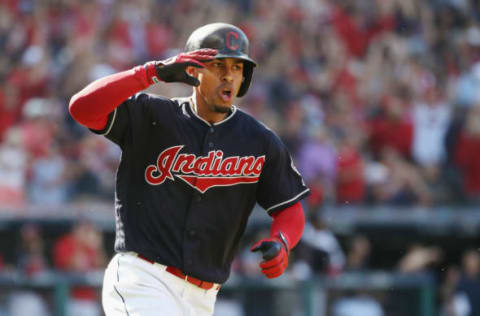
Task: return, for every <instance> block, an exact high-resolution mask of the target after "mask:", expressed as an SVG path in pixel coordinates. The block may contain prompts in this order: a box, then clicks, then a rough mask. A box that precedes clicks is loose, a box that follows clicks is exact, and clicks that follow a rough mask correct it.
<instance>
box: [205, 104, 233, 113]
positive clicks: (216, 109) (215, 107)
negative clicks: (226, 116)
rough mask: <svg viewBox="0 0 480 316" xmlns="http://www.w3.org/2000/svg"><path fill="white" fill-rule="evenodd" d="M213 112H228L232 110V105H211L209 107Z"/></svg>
mask: <svg viewBox="0 0 480 316" xmlns="http://www.w3.org/2000/svg"><path fill="white" fill-rule="evenodd" d="M210 109H211V110H212V111H213V112H216V113H230V111H231V110H232V107H231V106H229V107H225V106H220V105H212V106H211V108H210Z"/></svg>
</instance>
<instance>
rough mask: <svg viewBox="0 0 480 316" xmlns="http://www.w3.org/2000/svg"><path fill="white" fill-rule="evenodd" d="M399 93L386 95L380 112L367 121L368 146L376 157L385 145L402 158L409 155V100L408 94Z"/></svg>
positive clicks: (410, 127)
mask: <svg viewBox="0 0 480 316" xmlns="http://www.w3.org/2000/svg"><path fill="white" fill-rule="evenodd" d="M401 93H402V92H401V91H399V93H398V94H397V95H392V96H386V97H385V98H384V100H383V104H382V105H383V108H382V113H381V114H380V115H379V116H377V117H376V118H374V119H373V120H372V121H370V123H369V130H370V137H369V138H370V140H369V141H370V146H371V149H372V151H373V153H374V154H375V155H376V156H377V157H378V156H379V155H380V153H381V151H382V150H383V149H385V148H386V147H390V148H394V149H395V150H396V151H397V152H398V153H400V154H401V155H402V157H403V158H410V156H411V148H412V143H413V132H414V129H413V122H412V120H411V118H410V116H409V109H410V102H409V97H408V95H401ZM405 93H407V92H406V91H405Z"/></svg>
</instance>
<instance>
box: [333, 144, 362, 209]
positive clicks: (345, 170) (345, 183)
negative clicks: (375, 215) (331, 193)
mask: <svg viewBox="0 0 480 316" xmlns="http://www.w3.org/2000/svg"><path fill="white" fill-rule="evenodd" d="M363 170H364V164H363V158H362V156H361V155H360V153H359V152H358V151H357V150H356V149H355V148H353V147H351V146H345V147H343V148H341V149H340V151H339V153H338V161H337V203H338V204H344V203H360V202H363V199H364V197H365V180H364V176H363V174H364V172H363Z"/></svg>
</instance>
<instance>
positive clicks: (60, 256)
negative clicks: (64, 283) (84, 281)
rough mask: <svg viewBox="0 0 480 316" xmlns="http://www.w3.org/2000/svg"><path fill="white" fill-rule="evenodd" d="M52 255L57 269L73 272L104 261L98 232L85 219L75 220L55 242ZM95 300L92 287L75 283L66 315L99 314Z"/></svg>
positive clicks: (97, 266) (96, 266) (93, 267)
mask: <svg viewBox="0 0 480 316" xmlns="http://www.w3.org/2000/svg"><path fill="white" fill-rule="evenodd" d="M53 256H54V257H53V259H54V264H55V267H56V268H57V269H59V270H61V271H64V272H69V273H74V274H85V273H88V272H95V271H97V270H99V269H101V268H103V267H104V265H105V262H106V256H105V252H104V249H103V238H102V235H101V233H100V232H99V231H98V230H97V229H96V228H95V227H94V225H93V224H92V223H91V222H89V221H86V220H83V221H81V222H79V223H78V224H76V225H75V226H74V227H73V229H72V231H71V232H70V233H67V234H66V235H64V236H62V237H60V239H58V240H57V241H56V242H55V244H54V251H53ZM98 301H99V297H98V293H97V291H96V290H95V289H92V288H89V287H86V286H78V287H75V288H74V289H73V290H72V293H71V302H70V304H69V307H68V309H69V315H85V316H87V315H88V316H100V315H101V311H100V306H99V303H98Z"/></svg>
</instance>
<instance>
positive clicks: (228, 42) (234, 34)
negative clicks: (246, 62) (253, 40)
mask: <svg viewBox="0 0 480 316" xmlns="http://www.w3.org/2000/svg"><path fill="white" fill-rule="evenodd" d="M232 37H234V39H232ZM238 38H239V35H238V33H237V32H233V31H232V32H228V33H227V36H226V41H225V45H227V48H228V49H231V50H237V49H238V48H239V47H240V44H239V43H236V44H235V40H237V39H238ZM232 42H233V43H232Z"/></svg>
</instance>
